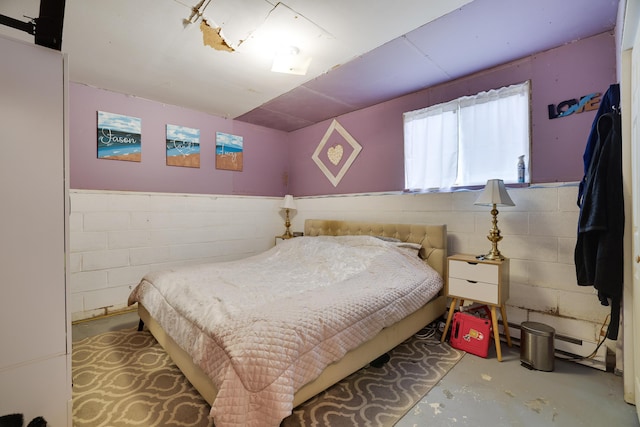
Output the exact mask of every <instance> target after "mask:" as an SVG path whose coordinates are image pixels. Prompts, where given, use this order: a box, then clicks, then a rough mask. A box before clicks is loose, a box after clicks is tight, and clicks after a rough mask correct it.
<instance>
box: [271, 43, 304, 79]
mask: <svg viewBox="0 0 640 427" xmlns="http://www.w3.org/2000/svg"><path fill="white" fill-rule="evenodd" d="M309 64H311V58H309V57H304V56H302V55H300V49H298V48H297V47H296V46H286V47H284V48H282V49H279V50H278V51H277V52H276V55H275V58H274V59H273V65H272V66H271V71H273V72H275V73H286V74H296V75H300V76H304V75H305V74H307V70H308V69H309Z"/></svg>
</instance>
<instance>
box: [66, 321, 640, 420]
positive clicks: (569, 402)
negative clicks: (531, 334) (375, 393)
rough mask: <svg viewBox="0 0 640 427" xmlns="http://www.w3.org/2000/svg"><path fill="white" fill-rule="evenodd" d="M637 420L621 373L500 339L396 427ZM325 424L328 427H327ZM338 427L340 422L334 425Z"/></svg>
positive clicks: (78, 330) (92, 327)
mask: <svg viewBox="0 0 640 427" xmlns="http://www.w3.org/2000/svg"><path fill="white" fill-rule="evenodd" d="M137 324H138V316H137V314H136V313H135V312H133V313H126V314H121V315H116V316H111V317H105V318H100V319H97V320H91V321H87V322H80V323H77V324H75V325H74V326H73V339H74V340H78V339H82V338H85V337H88V336H93V335H96V334H99V333H101V332H106V331H110V330H117V329H122V328H129V327H135V326H137ZM425 426H428V427H443V426H476V427H478V426H480V427H484V426H491V427H520V426H523V427H529V426H531V427H541V426H558V427H573V426H576V427H578V426H587V427H591V426H594V427H596V426H598V427H623V426H624V427H637V426H640V423H639V422H638V417H637V415H636V407H635V406H633V405H629V404H627V403H625V401H624V399H623V387H622V377H620V376H616V375H614V374H612V373H609V372H603V371H599V370H597V369H594V368H589V367H586V366H583V365H580V364H577V363H574V362H568V361H564V360H561V359H558V358H556V359H555V367H554V370H553V371H552V372H542V371H531V370H529V369H526V368H524V367H522V366H520V350H519V348H518V347H517V346H514V347H512V348H509V347H507V346H506V344H504V343H503V345H502V362H498V361H497V359H496V356H495V349H494V348H491V349H490V351H489V355H488V357H487V358H486V359H483V358H480V357H477V356H474V355H472V354H466V355H465V356H464V357H463V358H462V360H460V362H458V364H457V365H456V366H455V367H454V368H453V369H452V370H451V371H450V372H449V373H448V374H447V375H446V376H445V377H444V378H443V379H442V380H441V381H440V383H438V384H437V385H436V386H435V387H434V388H433V389H432V390H431V391H430V392H429V394H427V395H426V396H425V397H424V398H423V399H422V400H421V401H420V402H419V403H418V404H417V405H416V406H415V407H414V408H413V409H412V410H411V411H409V413H407V414H406V415H405V416H404V417H403V418H402V420H400V421H399V422H398V423H397V424H396V427H425ZM323 427H328V426H323ZM334 427H339V426H334Z"/></svg>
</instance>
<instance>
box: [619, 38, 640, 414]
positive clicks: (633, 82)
mask: <svg viewBox="0 0 640 427" xmlns="http://www.w3.org/2000/svg"><path fill="white" fill-rule="evenodd" d="M623 55H624V56H623V68H630V70H627V71H629V73H628V74H627V73H623V75H624V76H625V77H624V78H623V82H622V84H623V86H622V87H621V89H622V91H623V106H622V108H623V120H627V123H626V124H624V126H625V127H626V128H627V130H628V131H629V133H628V134H626V135H627V140H626V141H625V142H624V145H625V149H626V150H627V151H626V152H627V153H630V157H631V170H630V171H629V172H628V173H627V177H626V178H625V182H626V183H627V184H628V186H629V187H630V192H631V210H632V212H631V236H632V249H631V255H632V256H631V258H632V271H633V278H632V280H631V284H630V286H628V287H627V288H626V289H625V295H624V298H625V312H624V318H625V323H626V324H627V325H626V326H625V342H624V345H625V356H630V357H631V359H632V362H631V363H630V364H629V363H625V366H624V369H625V371H624V374H625V386H627V384H628V378H629V372H628V371H631V373H632V374H631V375H630V377H631V382H632V384H630V387H629V388H631V389H632V390H633V393H632V395H633V399H627V400H628V401H630V402H632V403H633V402H634V401H635V404H636V412H637V413H638V419H639V420H640V147H639V146H638V144H640V124H639V123H638V119H639V118H640V34H636V37H635V42H634V48H633V49H632V50H631V52H630V54H629V52H625V53H624V54H623ZM629 56H630V60H629ZM628 62H630V63H631V64H630V67H629V64H628ZM624 99H626V102H625V101H624ZM627 110H628V111H627ZM623 135H625V134H624V133H623ZM628 175H630V177H629V176H628ZM629 178H630V179H629ZM627 222H629V221H628V220H627ZM628 229H629V227H627V230H628ZM629 300H630V301H629ZM629 323H631V324H630V325H629ZM625 388H626V387H625ZM625 391H626V390H625ZM625 396H626V393H625Z"/></svg>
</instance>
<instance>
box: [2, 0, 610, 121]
mask: <svg viewBox="0 0 640 427" xmlns="http://www.w3.org/2000/svg"><path fill="white" fill-rule="evenodd" d="M618 2H619V0H588V1H585V0H563V1H557V0H519V1H513V0H474V1H471V0H448V1H442V0H395V1H376V0H288V1H287V2H275V1H267V0H204V1H202V0H135V1H132V0H67V2H66V8H65V20H64V25H63V37H62V51H63V52H66V53H67V54H68V57H69V73H70V79H71V81H73V82H78V83H83V84H87V85H91V86H95V87H98V88H103V89H108V90H111V91H115V92H121V93H126V94H130V95H134V96H138V97H142V98H146V99H151V100H154V101H159V102H163V103H167V104H173V105H179V106H183V107H186V108H190V109H194V110H198V111H202V112H206V113H210V114H213V115H217V116H222V117H227V118H237V119H239V120H243V121H247V122H251V123H256V124H260V125H263V126H268V127H272V128H275V129H281V130H286V131H290V130H294V129H298V128H300V127H304V126H308V125H310V124H313V123H317V122H319V121H321V120H325V119H327V118H331V117H334V116H336V115H339V114H344V113H346V112H349V111H353V110H356V109H360V108H364V107H367V106H370V105H373V104H375V103H378V102H382V101H385V100H388V99H391V98H394V97H397V96H400V95H403V94H406V93H410V92H414V91H416V90H420V89H422V88H425V87H428V86H431V85H434V84H438V83H442V82H444V81H447V80H451V79H454V78H458V77H461V76H464V75H467V74H470V73H473V72H476V71H479V70H481V69H484V68H488V67H492V66H495V65H499V64H502V63H505V62H508V61H511V60H514V59H518V58H521V57H524V56H527V55H530V54H532V53H535V52H539V51H542V50H546V49H550V48H553V47H556V46H560V45H562V44H565V43H569V42H572V41H575V40H578V39H581V38H584V37H589V36H592V35H595V34H599V33H602V32H604V31H609V30H612V29H613V28H614V27H615V24H616V15H617V8H618ZM39 4H40V1H39V0H2V1H0V14H2V15H6V16H9V17H12V18H15V19H20V20H25V21H26V20H28V18H24V16H27V17H31V18H35V17H37V16H38V13H39V12H38V11H39ZM202 5H206V8H205V9H204V12H203V17H204V18H206V21H207V23H208V27H205V28H204V30H203V29H202V27H201V24H202V19H201V18H200V17H199V16H198V15H197V14H195V13H194V10H195V9H194V8H196V7H198V6H202ZM189 20H190V22H189ZM218 26H219V27H220V28H221V29H222V30H221V33H220V34H221V36H222V37H223V39H222V40H223V41H224V42H225V43H227V44H228V45H230V46H231V48H233V51H231V52H230V51H226V50H224V51H223V50H219V49H215V48H213V47H210V46H208V45H205V43H204V39H203V34H204V33H207V34H209V33H210V32H211V31H212V28H215V27H218ZM0 34H7V35H10V36H12V37H16V38H21V39H24V40H28V41H31V42H33V36H30V35H28V34H26V33H22V32H20V31H18V30H15V29H12V28H9V27H4V26H0ZM213 36H214V38H215V33H214V34H213ZM273 37H279V38H282V39H283V40H286V41H285V42H284V43H285V44H287V43H288V44H292V45H295V46H296V47H298V49H299V50H300V54H301V55H303V56H305V57H311V62H310V67H309V70H308V72H307V74H306V75H303V76H300V75H291V74H280V73H274V72H271V71H270V69H271V65H272V60H273V55H274V49H275V48H277V47H278V46H279V43H280V42H278V41H276V39H274V38H273ZM218 41H220V40H218Z"/></svg>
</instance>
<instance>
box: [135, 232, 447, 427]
mask: <svg viewBox="0 0 640 427" xmlns="http://www.w3.org/2000/svg"><path fill="white" fill-rule="evenodd" d="M304 236H305V237H300V238H294V239H291V240H289V241H285V242H283V243H282V244H280V245H276V246H275V247H274V248H272V249H270V250H268V251H266V252H265V253H263V254H259V255H256V256H253V257H250V258H248V259H245V260H238V261H232V262H225V263H213V264H206V265H202V266H191V267H184V268H178V269H173V270H166V271H163V272H153V273H150V274H148V275H146V276H145V277H144V278H143V279H142V281H141V282H140V284H139V285H138V286H137V287H136V288H135V289H134V290H133V292H132V293H131V296H130V297H129V304H130V305H132V304H136V303H137V305H138V312H139V315H140V319H141V324H142V322H144V324H145V325H146V326H147V328H148V329H149V330H150V332H151V333H152V334H153V335H154V337H155V338H156V339H157V341H158V342H159V343H160V345H161V346H162V347H163V348H164V349H165V350H166V351H167V353H168V354H169V355H170V356H171V358H172V359H173V361H174V362H175V363H176V365H177V366H178V367H179V368H180V369H181V371H182V372H183V373H184V375H185V376H186V377H187V379H188V380H189V381H190V382H191V384H192V385H193V386H194V387H195V388H196V389H197V390H198V391H199V393H200V394H201V395H202V396H203V398H204V399H205V400H206V401H207V402H209V404H211V416H212V417H213V419H214V422H215V424H216V426H217V427H226V426H240V425H256V426H258V425H260V426H264V425H273V426H277V425H279V424H280V422H281V420H282V419H284V418H285V417H286V416H288V415H289V414H290V413H291V411H292V409H293V408H294V407H295V406H297V405H299V404H301V403H303V402H304V401H306V400H308V399H309V398H311V397H313V396H314V395H316V394H318V393H319V392H321V391H323V390H325V389H326V388H328V387H329V386H331V385H332V384H334V383H336V382H338V381H340V380H341V379H342V378H344V377H346V376H348V375H349V374H351V373H353V372H355V371H356V370H358V369H360V368H361V367H363V366H365V365H367V364H368V363H369V362H371V361H373V360H374V359H376V358H378V357H379V356H381V355H383V354H384V353H386V352H388V351H389V350H391V349H392V348H394V347H395V346H397V345H398V344H400V343H402V342H403V341H404V340H406V339H407V338H409V337H410V336H412V335H413V334H415V333H416V332H417V331H419V330H420V329H421V328H423V327H424V326H426V325H427V324H428V323H430V322H432V321H433V320H435V319H437V318H438V317H440V316H442V315H443V313H444V312H445V307H446V298H445V296H444V295H443V291H442V287H443V279H442V278H443V277H445V268H446V254H447V251H446V243H447V236H446V226H444V225H419V224H418V225H416V224H378V223H364V222H348V221H334V220H306V221H305V227H304ZM329 236H331V237H329ZM349 236H351V237H349ZM358 236H360V237H358ZM370 236H379V237H380V238H372V237H370ZM335 245H337V246H335ZM390 247H392V249H390ZM343 250H344V251H345V252H344V253H343V252H342V251H343ZM292 255H293V258H292ZM287 257H289V258H287ZM352 257H353V258H352ZM281 258H282V259H284V260H285V262H286V264H285V265H284V266H280V267H277V266H278V265H279V262H280V259H281ZM340 264H344V265H342V266H340ZM405 264H406V265H407V267H406V268H405V267H402V268H400V265H402V266H405ZM425 264H426V265H428V266H429V267H430V268H429V267H427V268H425ZM271 266H274V267H271ZM309 266H311V267H312V269H311V270H310V271H307V270H306V269H307V268H308V267H309ZM365 267H366V268H365ZM272 270H273V271H272ZM405 270H406V272H405ZM388 274H392V275H393V277H392V280H391V279H390V276H388ZM385 275H386V276H385ZM214 276H215V277H217V278H216V286H215V287H214V286H211V285H210V283H209V282H210V281H211V280H212V279H211V277H214ZM290 276H291V278H289V277H290ZM374 276H375V277H380V278H382V279H383V280H382V282H380V283H377V282H375V281H373V280H372V277H374ZM274 277H276V279H274ZM294 278H295V280H294ZM300 279H302V280H300ZM245 281H250V282H251V283H250V284H247V283H245ZM275 282H277V283H278V284H277V287H282V288H283V291H282V292H284V296H283V297H278V298H276V297H275V296H271V293H272V292H271V289H273V288H275V287H276V285H274V283H275ZM298 282H300V283H298ZM413 282H415V283H413ZM202 283H204V285H202ZM325 283H326V285H325ZM412 283H413V284H412ZM414 285H415V286H416V287H415V288H413V287H410V286H414ZM245 286H252V288H246V287H245ZM253 286H256V288H255V289H254V288H253ZM298 286H301V288H300V289H298ZM396 286H398V288H397V289H396ZM311 288H313V289H311ZM214 289H215V290H214ZM217 289H223V291H218V290H217ZM247 289H249V290H247ZM227 290H229V295H227V296H226V297H225V298H226V299H225V300H224V301H222V302H221V299H220V297H219V296H218V292H220V293H226V292H227ZM380 291H382V292H380ZM310 292H313V294H310ZM361 292H364V294H363V295H362V296H361V295H360V293H361ZM376 292H377V294H376ZM310 295H312V296H310ZM186 300H189V301H190V303H189V304H191V305H189V306H188V307H187V308H184V306H183V305H181V304H182V302H184V301H186ZM181 301H182V302H181ZM247 309H248V310H247ZM243 310H245V311H243ZM221 313H222V314H221ZM345 313H346V314H345ZM343 314H344V315H345V317H351V316H355V318H354V319H350V320H344V319H342V316H343ZM347 314H348V316H347ZM218 321H219V325H217V326H215V328H214V326H212V324H213V323H216V322H218ZM291 322H297V323H291ZM347 322H351V323H349V324H347ZM274 354H277V356H278V360H276V359H275V358H273V355H274ZM280 357H283V358H284V360H279V358H280ZM272 358H273V359H272Z"/></svg>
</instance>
